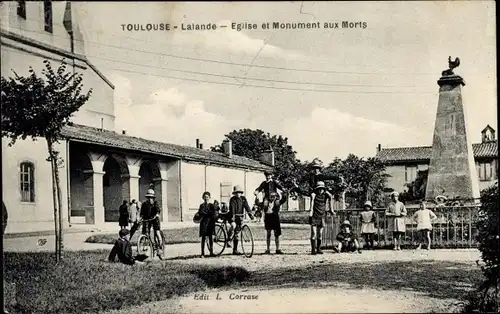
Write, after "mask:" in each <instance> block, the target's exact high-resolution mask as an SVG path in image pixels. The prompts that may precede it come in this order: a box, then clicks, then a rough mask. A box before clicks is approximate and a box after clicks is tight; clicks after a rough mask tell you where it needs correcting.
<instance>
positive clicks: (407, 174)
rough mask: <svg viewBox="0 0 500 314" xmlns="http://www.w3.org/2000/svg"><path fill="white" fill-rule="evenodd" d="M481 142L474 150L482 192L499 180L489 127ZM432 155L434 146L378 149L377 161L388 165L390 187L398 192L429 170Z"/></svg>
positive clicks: (493, 132) (473, 145)
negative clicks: (420, 173)
mask: <svg viewBox="0 0 500 314" xmlns="http://www.w3.org/2000/svg"><path fill="white" fill-rule="evenodd" d="M481 138H482V142H481V143H476V144H472V150H473V154H474V160H475V162H476V170H477V174H478V177H479V188H480V190H483V189H485V188H487V187H489V186H491V185H492V184H494V182H495V181H496V180H497V179H498V177H497V174H498V172H497V170H498V140H497V139H496V138H495V130H494V129H493V128H492V127H491V126H490V125H487V126H486V128H484V130H483V131H481ZM431 153H432V147H431V146H420V147H399V148H381V145H379V147H378V148H377V155H376V157H377V158H379V159H380V160H382V161H383V162H384V163H385V165H386V172H387V174H389V175H390V177H389V178H388V180H387V187H388V188H391V189H394V190H395V191H398V192H402V191H404V190H406V188H405V185H406V184H409V183H411V182H413V181H415V179H416V177H417V172H418V171H423V170H428V168H429V162H430V156H431Z"/></svg>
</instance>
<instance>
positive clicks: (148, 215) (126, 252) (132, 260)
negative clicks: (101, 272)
mask: <svg viewBox="0 0 500 314" xmlns="http://www.w3.org/2000/svg"><path fill="white" fill-rule="evenodd" d="M145 197H146V201H145V202H144V203H140V202H137V201H136V200H135V199H134V200H132V201H131V202H130V204H128V202H127V201H126V200H124V201H123V204H122V205H121V206H120V208H119V213H120V216H119V218H118V222H119V225H120V231H119V233H118V235H119V238H118V239H117V240H116V241H115V244H114V246H113V249H112V250H111V252H110V254H109V257H108V260H109V261H111V262H113V261H115V260H116V257H118V260H119V261H120V262H122V263H124V264H127V265H133V264H136V263H142V262H143V261H144V260H145V259H146V258H147V256H144V255H138V256H135V257H134V256H133V255H132V244H131V243H130V239H131V238H132V236H133V235H134V234H135V232H136V231H137V229H139V227H140V226H141V225H142V234H150V232H151V228H153V230H154V232H155V235H154V241H155V245H156V246H157V247H158V248H160V247H161V246H160V243H159V242H160V241H163V239H162V237H161V233H160V230H161V229H160V228H161V226H160V213H161V210H160V206H159V205H158V202H157V201H156V196H155V191H154V190H153V189H149V190H148V191H147V193H146V196H145ZM130 223H132V227H131V228H130V230H129V229H128V227H129V224H130ZM159 254H163V252H159Z"/></svg>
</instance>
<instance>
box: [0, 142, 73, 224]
mask: <svg viewBox="0 0 500 314" xmlns="http://www.w3.org/2000/svg"><path fill="white" fill-rule="evenodd" d="M7 144H8V140H7V139H2V180H3V186H2V193H3V195H2V199H3V201H4V202H5V206H6V207H7V212H8V215H9V218H8V221H7V229H6V231H5V232H6V233H19V232H31V231H44V230H54V214H53V213H54V211H53V208H54V205H53V198H52V172H51V167H50V163H49V162H48V161H46V159H47V157H48V152H47V144H46V142H45V139H40V140H38V141H36V142H32V141H31V140H25V141H18V142H16V144H15V145H14V146H12V147H8V145H7ZM56 149H57V150H58V151H59V152H60V154H61V157H63V159H64V167H63V168H60V169H59V179H60V185H61V192H62V202H63V209H62V210H63V221H64V224H65V226H67V222H68V197H67V195H68V194H67V190H68V189H67V187H68V186H67V182H68V181H67V169H68V167H67V163H66V142H61V144H59V145H57V148H56ZM22 161H30V162H32V163H33V164H34V165H35V173H34V175H35V202H34V203H24V202H21V193H20V180H21V178H20V164H21V162H22Z"/></svg>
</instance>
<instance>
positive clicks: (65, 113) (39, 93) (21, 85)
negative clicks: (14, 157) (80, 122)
mask: <svg viewBox="0 0 500 314" xmlns="http://www.w3.org/2000/svg"><path fill="white" fill-rule="evenodd" d="M44 64H45V69H44V70H42V75H43V77H39V76H38V75H37V74H36V73H35V71H34V70H33V68H32V67H30V68H29V75H28V76H27V77H23V76H19V75H18V74H17V73H16V72H14V71H13V73H14V77H9V78H4V77H2V82H1V84H2V137H8V138H9V139H10V143H9V145H13V144H14V143H15V142H16V140H18V139H22V140H24V139H26V138H28V137H31V138H32V139H33V140H36V139H37V138H38V137H43V138H46V139H49V140H51V141H52V142H56V141H57V140H58V139H60V135H61V130H62V127H63V126H64V125H65V124H66V123H68V122H69V120H70V118H71V116H72V115H73V114H74V113H75V112H76V111H78V109H79V108H80V107H81V106H82V105H83V104H84V103H85V102H87V100H88V99H89V97H90V94H91V92H92V91H91V90H89V91H88V92H87V93H86V94H82V80H83V78H82V76H81V75H80V74H77V73H71V72H67V71H66V63H65V62H64V60H63V62H62V63H61V65H60V66H59V68H58V69H57V70H54V69H53V68H52V66H51V64H50V62H49V61H47V60H44Z"/></svg>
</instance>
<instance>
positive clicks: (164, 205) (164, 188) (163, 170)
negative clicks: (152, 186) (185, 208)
mask: <svg viewBox="0 0 500 314" xmlns="http://www.w3.org/2000/svg"><path fill="white" fill-rule="evenodd" d="M158 166H159V168H160V176H161V177H160V178H159V179H160V183H161V211H162V214H161V215H162V221H163V222H168V202H167V200H168V196H167V195H168V179H167V177H168V176H167V170H168V165H167V163H165V162H163V161H160V162H158Z"/></svg>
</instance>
